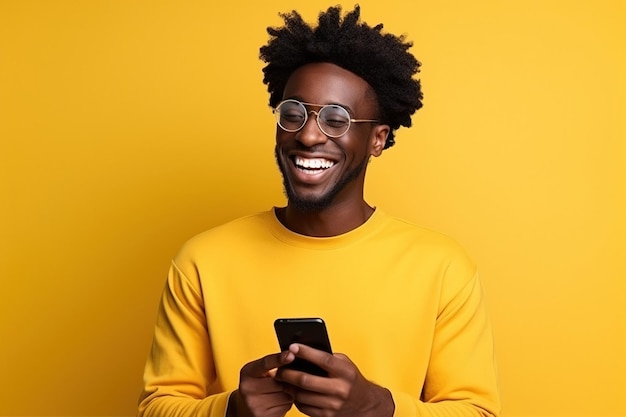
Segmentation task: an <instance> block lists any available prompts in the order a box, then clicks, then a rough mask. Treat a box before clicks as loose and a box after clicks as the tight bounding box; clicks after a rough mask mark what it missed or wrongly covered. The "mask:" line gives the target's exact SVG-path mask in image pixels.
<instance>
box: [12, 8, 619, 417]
mask: <svg viewBox="0 0 626 417" xmlns="http://www.w3.org/2000/svg"><path fill="white" fill-rule="evenodd" d="M360 4H361V6H362V15H363V18H364V20H365V21H367V22H368V23H370V24H376V23H379V22H384V23H385V27H386V29H388V30H390V31H392V32H394V33H406V34H407V35H408V39H409V40H412V41H414V42H415V46H414V48H413V52H414V53H415V54H416V55H417V56H418V57H419V59H420V60H421V61H422V62H423V64H424V65H423V71H422V74H421V78H422V81H423V85H424V93H425V107H424V108H423V109H422V110H420V111H419V112H418V113H417V115H416V117H415V118H414V127H413V128H411V129H408V130H407V129H403V130H400V131H399V134H398V138H397V139H398V143H397V145H396V146H395V147H394V148H391V149H390V150H387V151H385V152H384V154H383V156H382V157H381V158H378V159H376V160H374V161H373V162H372V164H370V167H369V177H368V183H367V189H366V193H367V198H368V200H369V201H370V202H371V203H373V204H375V205H378V206H380V207H384V209H385V211H387V212H390V213H393V214H396V215H399V216H401V217H405V218H407V219H409V220H412V221H415V222H417V223H420V224H423V225H425V226H427V227H430V228H434V229H437V230H440V231H443V232H445V233H447V234H450V235H452V236H454V237H455V238H456V239H457V240H459V241H460V242H461V243H462V244H464V245H465V246H466V248H467V249H468V250H469V252H470V253H471V254H472V256H473V257H474V258H475V259H476V261H477V262H478V263H479V265H480V268H481V270H482V278H483V280H484V283H485V287H486V291H487V296H488V302H489V308H490V310H491V312H492V315H493V320H494V323H495V332H496V342H497V349H498V357H499V366H500V371H501V383H502V392H503V401H504V410H503V411H504V414H505V415H506V416H609V415H611V416H617V415H622V416H624V415H626V405H625V404H626V403H625V402H624V398H625V397H626V354H625V353H624V352H626V335H625V333H626V306H625V304H626V300H625V296H626V287H625V279H626V268H625V264H626V249H625V242H626V221H625V214H624V213H626V202H625V193H626V146H625V141H626V128H625V124H626V117H625V116H626V110H625V109H626V102H625V98H626V83H625V81H624V79H625V77H626V54H625V50H626V46H625V43H626V42H625V40H626V29H625V27H626V2H625V1H623V0H599V1H596V0H578V1H571V0H560V1H557V0H547V1H540V0H530V1H528V0H513V1H504V0H502V1H496V0H476V1H471V2H470V1H461V0H457V1H439V0H437V1H435V0H431V1H418V2H408V1H405V0H402V1H399V0H386V1H379V0H362V1H361V2H360ZM328 5H329V3H326V2H319V1H310V2H309V1H307V2H298V3H297V5H295V7H298V8H299V10H301V11H302V13H303V14H304V16H305V17H306V18H307V19H313V18H314V17H315V16H316V14H317V12H318V11H319V10H320V9H323V8H326V6H328ZM345 5H346V7H348V8H351V7H352V5H353V2H347V3H345ZM293 7H294V2H291V1H285V0H275V1H268V2H260V1H256V0H255V1H253V0H244V1H239V2H217V1H183V2H176V1H166V0H164V1H147V0H138V1H126V0H117V1H109V0H93V1H78V0H74V1H61V0H59V1H34V0H3V1H2V2H1V3H0V190H1V199H0V211H1V213H0V253H1V255H0V294H1V302H0V335H1V336H0V339H1V342H0V415H42V416H44V415H45V416H61V415H67V416H70V415H94V416H95V415H111V416H114V415H115V416H130V415H133V414H134V413H135V402H136V398H137V395H138V392H139V388H140V382H141V372H142V367H143V362H144V359H145V357H146V354H147V351H148V348H149V343H150V338H151V331H152V325H153V321H154V316H155V311H156V308H157V303H158V297H159V293H160V291H161V288H162V285H163V281H164V277H165V272H166V270H167V267H168V264H169V260H170V258H171V257H172V256H173V255H174V253H175V252H176V250H177V249H178V247H179V246H180V245H181V243H182V242H183V241H184V240H185V239H187V238H189V237H190V236H192V235H193V234H195V233H197V232H200V231H202V230H204V229H206V228H208V227H211V226H214V225H217V224H219V223H222V222H224V221H226V220H228V219H231V218H234V217H237V216H239V215H243V214H247V213H250V212H255V211H259V210H264V209H267V208H269V207H270V206H271V205H279V204H282V203H283V202H284V198H283V196H282V190H281V186H280V177H279V175H278V172H277V169H276V168H275V166H274V161H273V155H272V150H273V132H274V121H273V120H274V119H273V117H272V115H271V113H270V111H269V109H268V108H267V94H266V92H265V87H264V85H263V84H262V82H261V73H260V69H261V67H262V64H261V62H260V61H259V60H258V48H259V46H260V45H261V44H263V43H264V42H265V41H266V39H267V35H266V32H265V28H266V26H268V25H279V24H280V23H281V19H280V18H279V17H278V15H277V13H278V12H279V11H286V10H290V9H291V8H293ZM329 273H332V271H329ZM355 279H356V278H355ZM268 331H271V324H268Z"/></svg>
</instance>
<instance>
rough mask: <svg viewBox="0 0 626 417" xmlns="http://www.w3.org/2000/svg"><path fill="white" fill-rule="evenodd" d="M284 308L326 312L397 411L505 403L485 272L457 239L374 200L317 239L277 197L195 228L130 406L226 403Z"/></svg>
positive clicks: (290, 312)
mask: <svg viewBox="0 0 626 417" xmlns="http://www.w3.org/2000/svg"><path fill="white" fill-rule="evenodd" d="M279 317H322V318H323V319H324V320H325V321H326V326H327V328H328V333H329V337H330V340H331V345H332V346H333V351H335V352H341V353H344V354H346V355H347V356H348V357H350V359H351V360H352V361H353V362H354V363H355V364H356V365H357V367H358V368H359V370H360V371H361V373H362V374H363V375H364V376H365V377H366V378H368V379H369V380H370V381H372V382H374V383H376V384H379V385H381V386H383V387H385V388H388V389H389V390H390V391H391V393H392V396H393V400H394V403H395V407H396V408H395V416H397V417H405V416H407V417H408V416H441V417H452V416H473V415H475V416H479V415H482V416H495V415H498V413H499V411H500V404H499V394H498V386H497V377H496V368H495V364H494V352H493V339H492V331H491V325H490V322H489V318H488V316H487V311H486V308H485V305H484V302H483V294H482V290H481V286H480V282H479V280H478V278H477V273H476V268H475V266H474V264H473V263H472V262H471V261H470V260H469V259H468V257H467V256H466V254H465V253H464V251H463V250H462V249H461V248H460V247H459V246H458V245H457V244H456V243H455V242H454V241H452V240H451V239H449V238H448V237H446V236H444V235H441V234H438V233H435V232H432V231H429V230H425V229H423V228H420V227H417V226H415V225H412V224H409V223H407V222H405V221H402V220H399V219H396V218H392V217H389V216H387V215H385V214H384V213H382V212H381V211H380V210H379V209H377V210H376V211H375V212H374V214H373V215H372V216H371V218H370V219H369V220H368V221H367V222H366V223H365V224H363V225H362V226H361V227H359V228H357V229H355V230H353V231H351V232H348V233H346V234H343V235H340V236H336V237H329V238H312V237H308V236H302V235H299V234H296V233H293V232H291V231H289V230H288V229H286V228H285V227H284V226H282V225H281V224H280V222H278V220H277V219H276V217H275V215H274V211H273V210H272V211H268V212H263V213H260V214H257V215H252V216H248V217H243V218H241V219H238V220H234V221H232V222H230V223H227V224H225V225H222V226H219V227H216V228H214V229H211V230H209V231H207V232H204V233H202V234H200V235H198V236H196V237H194V238H192V239H191V240H189V241H188V242H187V243H186V244H185V245H184V246H183V247H182V249H181V251H180V252H179V254H178V255H177V256H176V258H175V259H174V260H173V262H172V266H171V269H170V272H169V275H168V277H167V284H166V286H165V289H164V292H163V297H162V301H161V305H160V308H159V312H158V317H157V321H156V326H155V330H154V340H153V344H152V349H151V352H150V354H149V357H148V359H147V362H146V367H145V372H144V389H143V391H142V394H141V397H140V403H139V415H140V416H164V417H165V416H167V417H175V416H219V417H222V416H224V413H225V409H226V405H227V402H228V396H229V394H230V393H231V392H232V391H233V390H235V389H237V386H238V382H239V371H240V369H241V367H242V366H243V365H244V364H246V363H248V362H250V361H252V360H255V359H258V358H261V357H263V356H265V355H267V354H270V353H275V352H278V351H279V348H278V342H277V341H276V336H275V334H274V330H273V322H274V320H275V319H276V318H279ZM301 415H302V414H300V413H299V412H298V410H297V409H296V408H295V407H292V408H291V410H290V411H289V412H288V413H287V416H289V417H292V416H293V417H295V416H301Z"/></svg>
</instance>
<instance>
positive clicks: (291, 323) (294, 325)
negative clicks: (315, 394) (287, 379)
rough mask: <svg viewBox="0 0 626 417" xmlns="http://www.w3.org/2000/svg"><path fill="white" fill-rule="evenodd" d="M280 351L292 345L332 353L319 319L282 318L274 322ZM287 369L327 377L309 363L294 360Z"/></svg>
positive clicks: (323, 324) (322, 324)
mask: <svg viewBox="0 0 626 417" xmlns="http://www.w3.org/2000/svg"><path fill="white" fill-rule="evenodd" d="M274 329H275V330H276V336H277V337H278V344H279V345H280V350H281V351H285V350H287V349H289V345H291V344H292V343H300V344H303V345H307V346H311V347H312V348H314V349H319V350H323V351H325V352H328V353H332V349H331V348H330V340H329V338H328V332H327V331H326V324H325V323H324V320H322V319H321V318H317V317H315V318H282V319H277V320H276V321H274ZM286 367H287V368H290V369H296V370H299V371H302V372H306V373H309V374H313V375H319V376H327V375H328V374H327V372H326V371H324V370H323V369H322V368H320V367H319V366H317V365H314V364H312V363H311V362H308V361H305V360H303V359H300V358H296V359H295V360H294V361H293V362H292V363H290V364H289V365H286Z"/></svg>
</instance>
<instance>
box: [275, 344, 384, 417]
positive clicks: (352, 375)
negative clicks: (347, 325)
mask: <svg viewBox="0 0 626 417" xmlns="http://www.w3.org/2000/svg"><path fill="white" fill-rule="evenodd" d="M289 350H290V351H291V352H292V353H293V354H294V355H295V356H296V357H298V358H302V359H304V360H307V361H309V362H311V363H314V364H315V365H318V366H319V367H320V368H322V369H324V370H325V371H327V372H328V377H322V376H316V375H311V374H307V373H305V372H300V371H296V370H292V369H288V368H280V369H279V371H278V373H277V375H276V379H277V380H278V381H280V382H283V383H284V384H285V390H286V391H287V392H288V393H289V394H290V395H291V396H292V397H293V399H294V404H295V405H296V407H297V408H298V409H299V410H300V411H301V412H302V413H304V414H306V415H309V416H311V417H391V416H393V412H394V409H395V405H394V403H393V399H392V397H391V393H390V392H389V390H387V389H385V388H383V387H381V386H378V385H376V384H374V383H372V382H370V381H368V380H367V379H365V377H364V376H363V375H362V374H361V372H360V371H359V369H358V368H357V367H356V365H355V364H354V363H353V362H352V361H351V360H350V359H349V358H348V357H347V356H346V355H343V354H341V353H336V354H334V355H331V354H330V353H327V352H323V351H321V350H317V349H314V348H311V347H309V346H306V345H301V344H297V343H295V344H292V345H291V346H290V347H289Z"/></svg>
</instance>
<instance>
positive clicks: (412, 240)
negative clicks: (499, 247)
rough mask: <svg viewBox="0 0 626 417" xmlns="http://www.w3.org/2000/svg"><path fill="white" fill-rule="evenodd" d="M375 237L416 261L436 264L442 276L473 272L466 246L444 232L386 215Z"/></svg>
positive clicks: (464, 277) (462, 276)
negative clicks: (377, 236)
mask: <svg viewBox="0 0 626 417" xmlns="http://www.w3.org/2000/svg"><path fill="white" fill-rule="evenodd" d="M379 239H380V240H381V242H385V244H386V245H388V247H389V248H392V249H391V250H394V251H399V252H403V253H404V254H405V255H406V256H408V257H410V258H412V259H413V260H414V261H415V262H416V263H417V264H420V265H430V266H431V267H432V268H436V269H437V270H438V271H439V274H440V276H441V277H442V278H444V277H448V279H455V280H457V279H458V280H461V281H467V280H470V279H471V278H473V277H474V276H475V274H476V264H475V263H474V261H473V259H472V258H471V257H470V255H469V254H468V252H467V251H466V249H465V248H464V247H463V246H462V245H461V244H460V243H459V242H458V241H457V240H456V239H454V238H453V237H451V236H449V235H447V234H445V233H442V232H439V231H435V230H432V229H429V228H426V227H423V226H420V225H418V224H416V223H413V222H411V221H408V220H405V219H401V218H398V217H392V216H387V218H386V222H385V227H383V228H381V231H380V237H379ZM453 277H454V278H453ZM444 279H445V278H444Z"/></svg>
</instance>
